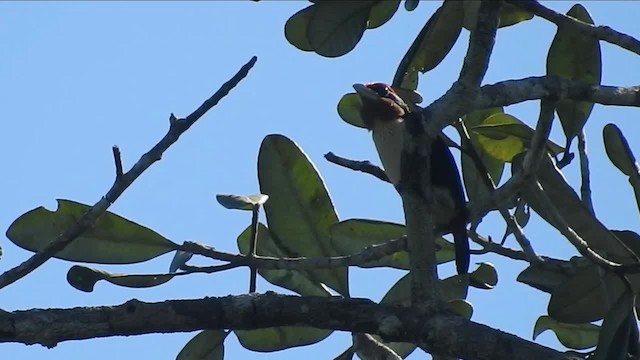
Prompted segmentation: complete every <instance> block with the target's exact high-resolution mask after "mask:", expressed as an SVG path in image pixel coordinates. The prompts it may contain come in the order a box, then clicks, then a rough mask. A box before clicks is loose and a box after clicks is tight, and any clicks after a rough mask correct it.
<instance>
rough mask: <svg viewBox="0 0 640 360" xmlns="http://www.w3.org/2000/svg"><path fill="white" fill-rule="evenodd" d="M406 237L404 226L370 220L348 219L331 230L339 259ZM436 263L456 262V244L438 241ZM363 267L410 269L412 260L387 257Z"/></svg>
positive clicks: (403, 256)
mask: <svg viewBox="0 0 640 360" xmlns="http://www.w3.org/2000/svg"><path fill="white" fill-rule="evenodd" d="M404 235H406V229H405V227H404V225H400V224H395V223H390V222H385V221H376V220H368V219H348V220H345V221H341V222H339V223H337V224H336V225H334V226H332V227H331V242H332V244H333V246H334V248H335V249H336V250H337V251H338V253H340V255H349V254H355V253H358V252H360V251H362V250H363V249H364V248H365V247H367V246H372V245H378V244H382V243H384V242H386V241H389V240H392V239H397V238H399V237H402V236H404ZM436 248H437V251H436V261H437V262H438V264H442V263H445V262H449V261H453V260H454V259H455V250H454V248H453V244H451V243H450V242H448V241H447V240H445V239H443V238H442V237H438V238H436ZM361 267H364V268H368V267H392V268H396V269H406V270H408V269H409V257H408V254H407V252H406V251H401V252H397V253H395V254H392V255H387V256H385V257H383V258H381V259H378V260H374V261H371V262H369V263H366V264H363V265H361Z"/></svg>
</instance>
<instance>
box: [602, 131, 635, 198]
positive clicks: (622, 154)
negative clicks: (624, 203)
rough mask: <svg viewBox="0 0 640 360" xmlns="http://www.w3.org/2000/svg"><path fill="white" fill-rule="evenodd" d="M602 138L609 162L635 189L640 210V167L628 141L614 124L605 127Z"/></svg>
mask: <svg viewBox="0 0 640 360" xmlns="http://www.w3.org/2000/svg"><path fill="white" fill-rule="evenodd" d="M602 136H603V138H604V147H605V149H606V151H607V156H609V160H611V162H612V163H613V165H615V166H616V167H617V168H618V169H619V170H620V171H622V173H623V174H625V175H627V176H628V177H629V183H630V184H631V186H632V187H633V192H634V193H635V196H636V204H637V207H638V210H640V166H638V163H637V162H636V157H635V156H634V155H633V152H632V151H631V148H630V147H629V143H628V142H627V139H626V138H625V137H624V135H623V134H622V131H620V129H619V128H618V127H617V126H616V125H614V124H607V125H605V127H604V129H603V130H602Z"/></svg>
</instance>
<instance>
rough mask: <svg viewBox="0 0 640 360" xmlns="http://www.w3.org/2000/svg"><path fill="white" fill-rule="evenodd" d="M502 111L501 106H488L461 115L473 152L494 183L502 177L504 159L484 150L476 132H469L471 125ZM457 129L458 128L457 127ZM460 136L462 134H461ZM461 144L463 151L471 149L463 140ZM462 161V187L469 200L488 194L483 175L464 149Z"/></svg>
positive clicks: (498, 181) (475, 199) (484, 196)
mask: <svg viewBox="0 0 640 360" xmlns="http://www.w3.org/2000/svg"><path fill="white" fill-rule="evenodd" d="M497 113H502V108H501V107H499V108H490V109H483V110H477V111H474V112H472V113H470V114H467V115H465V116H463V117H462V121H463V122H464V125H465V127H466V128H467V129H468V131H469V138H470V139H471V144H472V146H473V149H474V150H475V153H476V154H477V155H478V157H479V158H480V161H482V163H483V164H484V166H485V168H486V169H487V171H488V172H489V175H490V176H491V178H492V179H493V182H494V184H496V185H497V184H499V183H500V179H501V178H502V172H503V171H504V161H501V160H498V159H496V158H494V157H493V156H491V155H490V154H489V153H487V152H486V151H484V149H483V148H482V146H481V145H480V143H479V142H478V134H475V133H473V132H471V130H469V129H471V128H472V127H474V126H477V125H479V124H481V123H482V122H483V121H484V120H485V119H486V118H488V117H489V116H491V115H493V114H497ZM458 129H459V128H458ZM461 136H462V135H461ZM462 146H463V148H464V150H465V151H471V149H469V148H467V147H468V144H467V142H463V143H462ZM460 156H461V160H460V161H461V163H462V178H463V180H464V187H465V189H466V191H467V196H468V197H469V200H470V201H477V200H480V199H484V198H486V197H487V196H489V189H488V188H487V185H486V184H485V182H484V180H483V178H484V175H483V174H481V173H480V170H479V169H477V168H476V165H475V161H473V159H472V158H471V156H469V155H467V154H466V153H465V152H464V151H463V152H461V154H460Z"/></svg>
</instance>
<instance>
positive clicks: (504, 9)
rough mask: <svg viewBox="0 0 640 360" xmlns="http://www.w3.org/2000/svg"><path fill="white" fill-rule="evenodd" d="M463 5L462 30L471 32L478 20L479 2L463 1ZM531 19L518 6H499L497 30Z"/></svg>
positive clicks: (476, 0)
mask: <svg viewBox="0 0 640 360" xmlns="http://www.w3.org/2000/svg"><path fill="white" fill-rule="evenodd" d="M462 3H463V4H464V28H465V29H467V30H469V31H471V30H473V28H474V27H475V26H476V22H477V18H478V10H479V9H480V1H478V0H471V1H463V2H462ZM532 18H533V14H532V13H530V12H528V11H525V10H522V9H521V8H520V7H518V6H513V5H511V4H508V3H503V4H502V6H500V19H499V20H498V28H503V27H507V26H511V25H515V24H517V23H519V22H522V21H526V20H529V19H532Z"/></svg>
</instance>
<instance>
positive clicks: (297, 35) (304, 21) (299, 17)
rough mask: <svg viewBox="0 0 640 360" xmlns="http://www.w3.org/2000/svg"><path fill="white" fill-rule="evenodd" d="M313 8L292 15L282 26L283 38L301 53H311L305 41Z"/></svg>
mask: <svg viewBox="0 0 640 360" xmlns="http://www.w3.org/2000/svg"><path fill="white" fill-rule="evenodd" d="M314 10H315V6H313V5H311V6H308V7H306V8H304V9H302V10H300V11H298V12H297V13H295V14H293V16H291V17H290V18H289V20H287V22H286V23H285V24H284V36H285V38H286V39H287V41H289V43H290V44H291V45H293V46H295V47H297V48H298V49H300V50H302V51H313V47H312V46H311V44H310V43H309V40H308V39H307V27H308V26H309V20H311V16H312V15H313V11H314Z"/></svg>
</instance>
